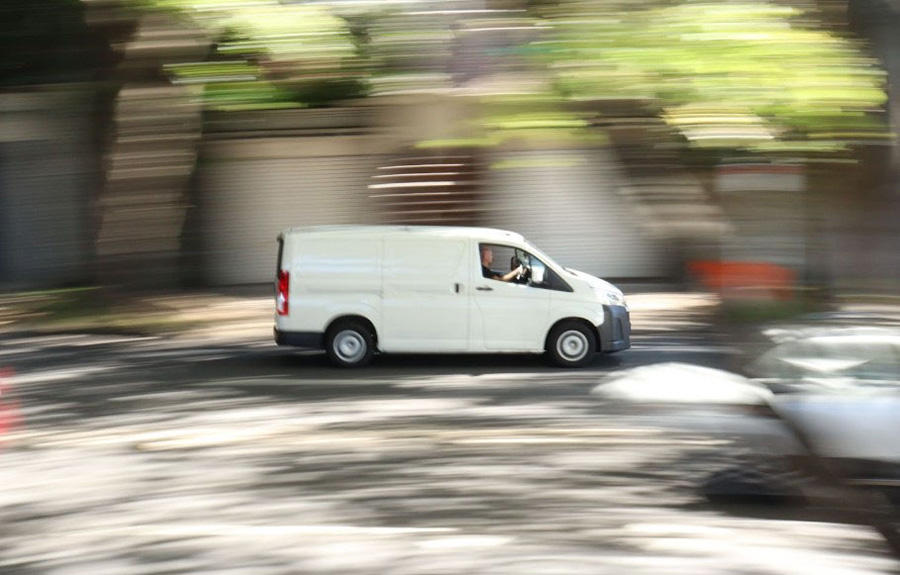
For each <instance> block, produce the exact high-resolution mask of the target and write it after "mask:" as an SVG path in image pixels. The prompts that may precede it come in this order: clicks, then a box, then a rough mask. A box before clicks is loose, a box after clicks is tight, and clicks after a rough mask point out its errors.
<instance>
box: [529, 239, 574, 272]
mask: <svg viewBox="0 0 900 575" xmlns="http://www.w3.org/2000/svg"><path fill="white" fill-rule="evenodd" d="M525 245H527V246H528V249H529V250H531V253H532V255H535V256H537V257H538V258H539V259H541V260H542V261H543V262H544V264H545V265H549V266H552V267H556V268H558V269H563V270H566V271H569V270H568V269H566V268H565V267H563V266H561V265H559V264H558V263H556V260H554V259H553V258H551V257H550V256H548V255H547V254H546V253H545V252H544V251H542V250H541V249H540V248H539V247H537V246H536V245H534V244H533V243H531V242H530V241H528V240H525Z"/></svg>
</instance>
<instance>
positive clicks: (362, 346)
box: [325, 321, 375, 367]
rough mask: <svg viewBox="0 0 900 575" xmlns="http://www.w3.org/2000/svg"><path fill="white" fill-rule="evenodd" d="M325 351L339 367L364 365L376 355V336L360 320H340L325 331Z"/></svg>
mask: <svg viewBox="0 0 900 575" xmlns="http://www.w3.org/2000/svg"><path fill="white" fill-rule="evenodd" d="M325 352H326V353H327V354H328V359H329V360H330V361H331V363H333V364H334V365H336V366H337V367H362V366H364V365H366V364H368V363H369V362H370V361H372V356H374V355H375V338H374V337H373V336H372V332H371V331H369V328H368V327H366V326H365V325H363V324H362V323H360V322H356V321H343V322H338V323H336V324H334V325H333V326H331V327H330V328H329V329H328V331H327V332H326V333H325Z"/></svg>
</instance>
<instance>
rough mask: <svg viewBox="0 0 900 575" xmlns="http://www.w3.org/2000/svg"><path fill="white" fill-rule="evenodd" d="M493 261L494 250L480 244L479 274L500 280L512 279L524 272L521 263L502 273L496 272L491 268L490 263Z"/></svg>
mask: <svg viewBox="0 0 900 575" xmlns="http://www.w3.org/2000/svg"><path fill="white" fill-rule="evenodd" d="M493 261H494V252H493V250H491V248H490V247H489V246H481V275H483V276H484V277H486V278H488V279H492V280H500V281H502V282H508V281H512V280H514V279H515V278H517V277H519V276H520V275H522V274H524V273H525V268H524V267H522V266H521V265H520V266H519V267H517V268H516V269H514V270H512V271H510V272H507V273H505V274H503V275H501V274H498V273H497V272H495V271H494V270H492V269H491V263H493Z"/></svg>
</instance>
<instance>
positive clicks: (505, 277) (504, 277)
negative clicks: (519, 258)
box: [494, 266, 523, 282]
mask: <svg viewBox="0 0 900 575" xmlns="http://www.w3.org/2000/svg"><path fill="white" fill-rule="evenodd" d="M522 271H523V270H522V266H519V267H517V268H516V269H514V270H512V271H509V272H506V273H505V274H503V275H502V276H494V277H495V278H496V279H498V280H500V281H504V282H508V281H512V280H513V279H515V278H516V276H518V275H519V274H521V273H522Z"/></svg>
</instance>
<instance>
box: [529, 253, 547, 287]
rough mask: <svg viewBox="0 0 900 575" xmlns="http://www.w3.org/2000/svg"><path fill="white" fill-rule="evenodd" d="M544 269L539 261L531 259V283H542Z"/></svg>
mask: <svg viewBox="0 0 900 575" xmlns="http://www.w3.org/2000/svg"><path fill="white" fill-rule="evenodd" d="M545 271H546V268H545V267H544V264H543V263H541V262H540V261H538V260H536V259H533V260H532V261H531V283H533V284H535V285H541V284H542V283H544V272H545Z"/></svg>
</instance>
